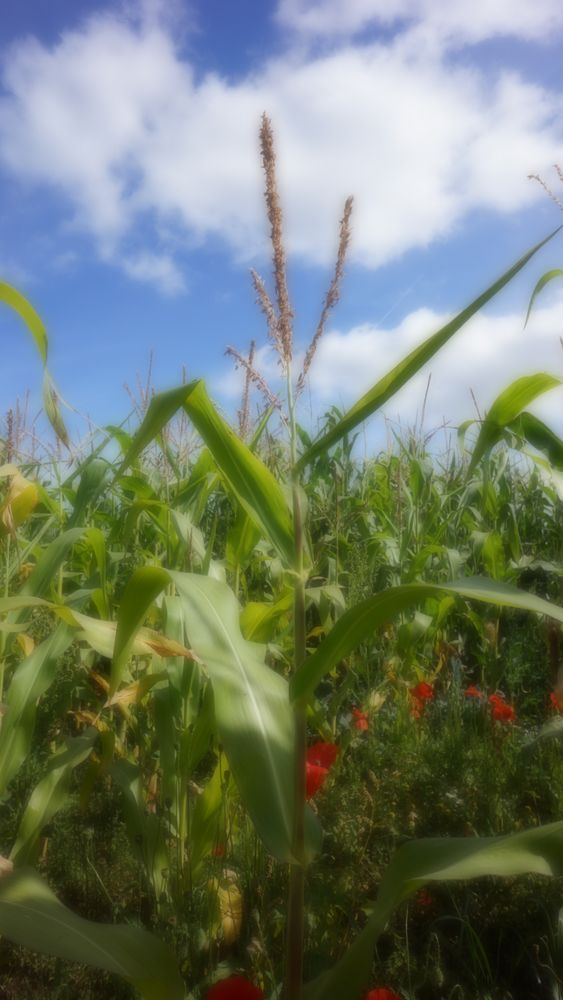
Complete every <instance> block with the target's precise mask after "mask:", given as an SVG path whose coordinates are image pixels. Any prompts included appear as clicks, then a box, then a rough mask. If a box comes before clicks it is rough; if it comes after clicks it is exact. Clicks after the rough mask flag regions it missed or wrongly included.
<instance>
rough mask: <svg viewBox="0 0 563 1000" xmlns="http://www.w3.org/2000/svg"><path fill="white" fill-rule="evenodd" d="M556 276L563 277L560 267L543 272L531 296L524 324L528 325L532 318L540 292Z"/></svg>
mask: <svg viewBox="0 0 563 1000" xmlns="http://www.w3.org/2000/svg"><path fill="white" fill-rule="evenodd" d="M554 278H563V271H562V270H561V269H560V268H555V269H554V270H553V271H547V273H546V274H542V276H541V278H540V279H539V281H538V282H537V284H536V287H535V288H534V290H533V292H532V295H531V298H530V304H529V306H528V312H527V313H526V319H525V321H524V326H527V325H528V320H529V318H530V313H531V311H532V309H533V306H534V303H535V301H536V299H537V297H538V295H539V294H540V292H541V291H543V289H544V288H545V286H546V285H548V284H549V282H550V281H553V279H554Z"/></svg>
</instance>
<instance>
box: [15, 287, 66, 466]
mask: <svg viewBox="0 0 563 1000" xmlns="http://www.w3.org/2000/svg"><path fill="white" fill-rule="evenodd" d="M0 302H3V303H4V305H7V306H9V307H10V308H11V309H13V310H14V312H16V313H17V314H18V316H19V317H20V319H22V320H23V322H24V323H25V325H26V326H27V328H28V330H29V332H30V333H31V336H32V337H33V340H34V341H35V346H36V347H37V350H38V351H39V355H40V357H41V361H42V362H43V405H44V407H45V413H46V414H47V418H48V420H49V422H50V424H51V426H52V428H53V430H54V431H55V434H56V435H57V437H58V438H60V440H61V441H62V442H63V444H65V445H67V447H68V443H69V442H68V434H67V431H66V427H65V425H64V421H63V418H62V417H61V414H60V410H59V407H58V401H57V400H58V397H57V393H56V390H55V388H54V386H53V382H52V379H51V376H50V375H49V372H48V371H47V353H48V350H49V340H48V338H47V331H46V329H45V326H44V324H43V320H42V319H41V317H40V316H39V315H38V313H36V312H35V309H34V308H33V306H32V305H31V303H30V302H28V301H27V299H26V298H25V296H23V295H22V294H21V292H18V290H17V289H16V288H13V287H12V285H8V284H6V282H4V281H0Z"/></svg>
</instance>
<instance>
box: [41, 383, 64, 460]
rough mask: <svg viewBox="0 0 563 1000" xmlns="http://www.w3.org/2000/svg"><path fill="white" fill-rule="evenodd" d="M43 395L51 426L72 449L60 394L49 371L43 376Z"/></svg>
mask: <svg viewBox="0 0 563 1000" xmlns="http://www.w3.org/2000/svg"><path fill="white" fill-rule="evenodd" d="M42 395H43V407H44V409H45V414H46V416H47V420H48V421H49V423H50V424H51V427H52V428H53V430H54V432H55V434H56V435H57V437H58V438H59V440H60V441H62V443H63V444H64V445H66V447H67V448H68V447H70V441H69V438H68V432H67V429H66V427H65V422H64V420H63V418H62V414H61V409H60V406H59V394H58V392H57V390H56V389H55V386H54V384H53V380H52V378H51V376H50V375H49V372H48V371H45V373H44V375H43V388H42Z"/></svg>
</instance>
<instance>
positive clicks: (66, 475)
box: [0, 118, 563, 1000]
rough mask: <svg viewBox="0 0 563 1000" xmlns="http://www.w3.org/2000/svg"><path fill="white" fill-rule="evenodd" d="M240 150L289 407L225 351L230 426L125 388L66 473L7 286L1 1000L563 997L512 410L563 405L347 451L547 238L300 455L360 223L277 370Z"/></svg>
mask: <svg viewBox="0 0 563 1000" xmlns="http://www.w3.org/2000/svg"><path fill="white" fill-rule="evenodd" d="M261 143H262V157H263V165H264V171H265V177H266V207H267V212H268V219H269V224H270V228H271V236H272V248H273V274H274V284H273V294H272V295H270V294H269V292H268V291H267V288H266V284H265V283H264V281H263V280H262V279H261V278H260V277H259V276H258V275H257V274H254V275H253V281H254V285H255V289H256V293H257V297H258V301H259V304H260V306H261V308H262V311H263V313H264V315H265V318H266V322H267V327H268V336H269V338H270V341H271V343H272V345H273V346H274V348H275V349H276V350H277V353H278V358H279V365H280V376H281V378H280V383H281V386H282V390H283V391H279V392H278V389H277V387H274V388H271V387H269V386H267V385H266V384H265V382H264V379H263V378H262V376H261V374H260V373H259V372H258V371H256V369H255V367H254V357H255V348H254V346H252V347H251V350H250V352H249V355H248V357H245V356H243V355H241V354H240V353H239V352H238V351H236V350H234V349H230V353H231V355H232V357H233V359H234V361H235V362H236V363H237V365H239V366H240V367H241V368H242V369H243V375H244V383H245V387H244V393H243V398H242V401H241V407H240V411H239V416H238V424H239V426H238V431H237V432H235V431H234V430H233V429H232V428H231V427H230V425H229V424H228V423H227V421H226V420H225V419H224V418H223V416H222V415H221V414H220V412H219V410H218V409H217V408H216V407H215V405H214V404H213V403H212V401H211V400H210V398H209V397H208V395H207V392H206V389H205V386H204V384H203V382H201V381H195V382H192V383H189V384H181V385H179V386H178V387H177V388H175V389H172V390H169V391H167V392H164V393H160V394H154V393H152V392H151V391H150V387H148V388H146V389H143V390H142V391H141V392H140V393H139V396H138V398H137V399H136V409H137V411H138V417H139V421H138V426H135V427H134V426H131V421H129V423H127V422H124V423H123V424H122V425H121V426H119V427H114V426H111V427H107V428H105V429H104V431H103V432H100V433H99V434H98V435H97V436H94V437H93V438H92V440H91V441H90V442H89V445H88V447H87V448H86V449H82V451H81V452H78V453H75V452H74V451H73V449H72V447H71V445H70V442H69V439H68V435H67V432H66V429H65V426H64V423H63V419H62V416H61V411H60V408H59V401H58V398H57V394H56V390H55V389H54V386H53V383H52V381H51V377H50V374H49V370H48V367H47V362H48V341H47V335H46V332H45V329H44V327H43V324H42V322H41V320H40V318H39V316H38V315H37V313H36V312H35V311H34V309H33V308H32V306H31V305H30V303H29V302H28V301H27V300H26V299H24V298H23V296H21V295H20V293H19V292H18V291H16V290H15V289H13V288H11V287H10V286H8V285H6V284H0V302H2V303H4V305H5V306H7V307H8V308H10V309H12V310H15V311H16V312H17V314H18V315H19V316H20V318H21V320H22V321H23V324H24V325H25V326H26V327H27V330H28V332H29V333H31V335H32V336H33V338H34V340H35V343H36V345H37V348H38V351H39V354H40V357H41V360H42V362H43V365H44V372H45V374H44V379H45V381H44V401H45V412H46V414H47V416H48V418H49V420H50V421H51V424H52V427H53V430H54V433H55V435H56V438H57V441H58V445H57V447H56V450H55V453H53V454H51V453H49V452H48V451H47V450H45V449H44V448H43V449H41V448H39V449H38V448H37V447H35V450H32V451H31V453H30V449H29V438H28V437H26V432H27V428H26V426H25V421H24V420H22V419H21V414H18V413H14V412H12V411H10V413H9V414H8V416H7V418H6V420H5V426H4V432H3V436H2V439H1V440H0V484H1V501H0V587H1V588H2V589H1V594H2V596H1V597H0V703H1V704H0V934H1V935H2V937H1V940H0V968H1V969H2V977H1V982H0V993H1V995H2V996H5V997H6V998H9V1000H24V998H28V997H30V996H35V997H37V998H38V1000H40V998H45V1000H47V998H48V1000H63V998H68V1000H72V998H74V997H81V998H85V1000H86V998H92V1000H93V998H94V997H95V998H101V997H107V998H117V1000H119V998H124V1000H125V998H131V997H134V996H141V997H144V998H145V1000H183V998H192V1000H203V998H209V1000H221V998H223V1000H229V998H230V1000H234V998H239V1000H245V998H246V1000H259V998H260V997H267V998H270V1000H281V998H282V997H284V998H286V1000H329V998H331V1000H335V998H343V1000H344V998H346V1000H363V998H369V1000H397V998H400V1000H430V998H438V997H439V998H444V1000H446V998H448V1000H463V998H465V1000H504V998H510V997H511V998H524V997H525V998H530V1000H534V998H537V1000H540V998H546V1000H547V998H552V1000H555V998H561V997H562V996H563V930H562V928H563V898H562V889H563V883H562V881H561V878H562V876H563V819H562V818H561V817H562V816H563V757H562V755H561V744H560V740H559V737H560V736H561V734H562V733H563V723H562V720H561V713H562V712H563V677H562V674H561V666H562V664H561V623H562V622H563V607H562V605H563V584H562V576H563V534H562V524H563V520H562V514H563V485H562V484H563V479H562V478H561V474H562V473H563V442H562V441H561V440H560V438H559V437H558V436H557V434H556V433H555V432H554V431H553V430H552V429H550V428H549V427H548V426H546V425H545V424H544V423H543V422H541V421H540V420H539V419H537V418H536V417H535V416H533V415H532V414H531V413H530V412H528V410H527V407H528V406H529V405H530V404H531V403H533V401H534V400H535V399H536V398H538V397H539V396H541V395H542V394H543V393H544V392H547V391H548V390H552V389H557V387H558V386H560V384H561V379H560V378H559V376H557V375H555V374H552V373H544V372H540V373H530V374H529V375H525V376H523V377H522V378H520V379H518V380H517V381H516V382H514V383H513V384H512V385H510V386H507V387H506V388H505V389H504V390H503V392H502V393H501V394H500V396H499V397H498V398H497V400H496V401H495V402H494V403H493V405H492V406H491V407H490V409H489V411H488V413H487V414H486V415H484V416H483V417H480V418H478V419H476V420H474V421H468V423H467V424H465V425H463V427H462V428H460V430H459V434H458V436H457V438H455V439H450V440H449V442H448V443H447V446H444V447H442V446H439V445H438V443H437V442H438V438H437V437H432V436H425V434H424V433H423V430H422V426H421V427H420V428H415V429H413V430H410V431H409V430H402V431H400V433H399V432H391V431H390V433H389V443H388V447H387V448H386V450H384V451H381V452H380V453H379V454H376V455H374V456H373V457H372V458H369V459H364V460H360V459H359V458H358V457H357V455H356V452H355V448H354V445H355V438H356V435H357V433H358V430H359V429H360V428H361V426H362V424H363V422H364V421H365V420H366V419H367V418H368V417H371V416H372V415H374V414H376V413H377V412H378V411H380V410H381V408H382V407H383V406H384V405H385V404H386V403H387V402H388V400H389V399H391V398H392V396H393V395H394V394H395V393H396V392H397V391H398V390H399V389H400V388H401V387H402V386H404V385H405V384H407V383H408V381H409V379H410V378H411V377H412V376H413V375H414V374H416V373H417V372H418V371H419V370H420V369H421V368H422V367H423V366H424V365H425V364H427V362H429V361H430V360H431V358H432V357H433V356H434V355H435V354H436V352H437V351H438V350H439V349H440V348H441V347H442V346H443V345H444V344H445V343H446V342H448V341H449V340H450V339H451V338H452V337H454V336H455V335H456V334H457V332H458V331H459V330H460V329H461V328H462V327H463V325H464V324H465V322H466V321H467V320H468V319H469V318H470V317H471V316H472V315H474V314H475V313H476V312H477V311H478V310H479V309H480V308H481V307H483V306H484V305H486V303H487V302H489V301H490V300H492V299H493V298H494V297H495V296H496V295H497V294H498V293H500V292H501V291H502V289H503V288H504V287H505V286H506V285H507V284H508V283H509V282H510V281H511V280H512V278H513V277H515V275H516V274H517V273H518V272H520V271H521V270H522V269H523V268H524V267H525V265H526V264H527V262H528V261H529V260H530V258H531V257H533V255H534V254H535V253H536V252H537V250H538V249H539V248H540V247H541V246H543V245H544V243H546V242H547V241H548V240H550V239H551V238H552V236H553V235H555V234H551V235H550V236H548V237H547V240H544V241H543V242H542V243H541V244H539V245H538V246H536V247H533V248H532V249H531V250H529V251H528V252H527V253H525V254H524V256H522V257H521V259H520V260H519V261H518V262H517V263H516V264H514V265H512V266H511V267H510V268H509V269H508V270H507V271H506V273H505V274H504V275H503V276H502V277H501V278H499V279H498V280H497V281H495V282H494V283H493V284H492V285H491V286H490V288H489V289H487V290H486V291H485V292H484V293H483V294H482V295H481V296H479V298H478V299H476V300H475V302H473V303H472V304H470V305H469V306H468V307H467V308H465V309H464V310H463V311H462V312H461V313H459V315H458V316H456V317H455V318H454V319H452V320H451V321H450V322H449V323H448V324H447V325H446V326H445V327H443V328H442V329H441V330H439V331H437V332H435V333H433V334H432V335H431V336H430V337H429V338H428V339H427V340H426V341H425V342H424V343H423V344H421V345H420V346H419V347H418V348H416V349H415V350H414V351H413V352H412V353H411V354H410V355H409V356H408V357H407V358H405V359H404V360H403V361H402V362H401V363H400V364H398V365H397V366H396V367H395V368H394V369H393V370H392V371H391V372H388V373H383V372H382V374H381V378H380V379H379V380H378V382H377V383H376V384H375V385H374V386H373V387H372V389H371V390H370V391H369V392H368V393H367V394H366V395H365V396H363V397H362V398H361V399H360V400H359V401H358V402H357V403H356V404H355V406H354V407H352V408H351V409H350V410H349V411H347V412H346V413H341V412H339V410H338V409H337V408H336V407H332V408H331V409H330V410H329V412H328V413H326V415H325V417H324V420H323V422H322V426H321V429H320V431H319V433H318V434H317V435H316V436H313V434H312V432H311V430H310V428H307V427H306V426H304V425H303V424H302V422H301V421H300V417H299V398H300V395H301V393H302V391H303V388H304V386H305V384H306V378H307V374H308V370H309V368H310V365H311V364H312V363H314V353H315V349H316V346H317V344H318V342H319V340H320V338H321V336H322V334H323V331H324V328H325V325H326V322H327V319H328V317H329V315H330V312H331V310H332V308H333V307H334V305H335V304H336V302H337V300H338V296H339V293H340V285H341V281H342V278H343V273H344V267H345V258H346V251H347V247H348V242H349V238H350V227H351V219H352V201H351V199H349V200H348V201H347V202H346V205H345V207H344V212H343V216H342V221H341V228H340V240H339V251H338V256H337V261H336V265H335V270H334V274H333V278H332V281H331V283H330V285H329V289H328V292H327V296H326V300H325V303H324V307H323V309H322V312H321V317H320V321H319V325H318V328H317V330H316V331H315V333H314V335H313V337H312V340H311V345H310V347H309V350H308V351H307V352H306V354H305V355H304V361H303V362H301V364H300V365H298V364H297V362H296V359H295V357H294V354H295V351H294V346H293V335H292V307H291V304H290V297H289V290H288V287H287V279H286V262H285V253H284V247H283V238H282V216H281V208H280V204H279V200H278V195H277V188H276V177H275V157H274V151H273V139H272V132H271V127H270V124H269V122H268V120H267V119H266V118H265V119H264V120H263V123H262V131H261ZM553 245H554V246H555V244H553ZM560 273H561V272H559V271H555V270H554V271H551V272H548V274H546V275H545V276H544V278H542V279H541V280H540V282H539V283H538V285H537V286H536V288H535V290H534V292H533V296H532V303H531V304H532V305H533V300H534V299H535V297H536V296H537V295H538V294H540V293H541V291H542V289H543V287H544V286H545V285H546V284H547V283H548V282H550V281H551V280H552V279H553V278H557V277H558V276H560ZM22 328H23V327H22ZM274 390H275V391H274ZM256 398H258V399H259V400H260V402H261V405H260V408H259V411H256V410H255V407H254V405H253V403H252V401H253V399H254V400H255V399H256Z"/></svg>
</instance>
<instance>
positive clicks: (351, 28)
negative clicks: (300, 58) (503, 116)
mask: <svg viewBox="0 0 563 1000" xmlns="http://www.w3.org/2000/svg"><path fill="white" fill-rule="evenodd" d="M277 16H278V19H279V20H280V21H281V23H282V24H284V25H286V26H288V27H290V28H292V29H293V30H295V31H299V32H303V33H304V34H309V35H324V36H330V35H354V34H356V33H357V32H359V31H362V30H363V29H365V28H367V27H370V26H372V25H380V26H386V27H388V26H391V25H392V26H396V25H397V24H399V25H400V26H401V27H402V28H405V27H406V26H413V25H416V26H419V27H422V28H423V29H424V30H425V32H426V33H427V34H428V35H429V36H430V35H432V34H433V35H434V36H435V37H436V38H437V39H440V40H442V41H449V42H452V41H453V42H457V43H471V42H479V41H482V40H483V39H486V38H491V37H494V36H496V35H506V36H510V35H512V36H516V37H520V38H526V39H533V40H539V39H549V38H550V37H551V36H552V34H553V32H554V31H557V30H561V28H563V8H562V6H561V3H560V2H559V0H535V2H534V3H530V0H472V2H471V3H468V2H467V0H347V2H346V3H342V0H280V3H279V5H278V12H277Z"/></svg>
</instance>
